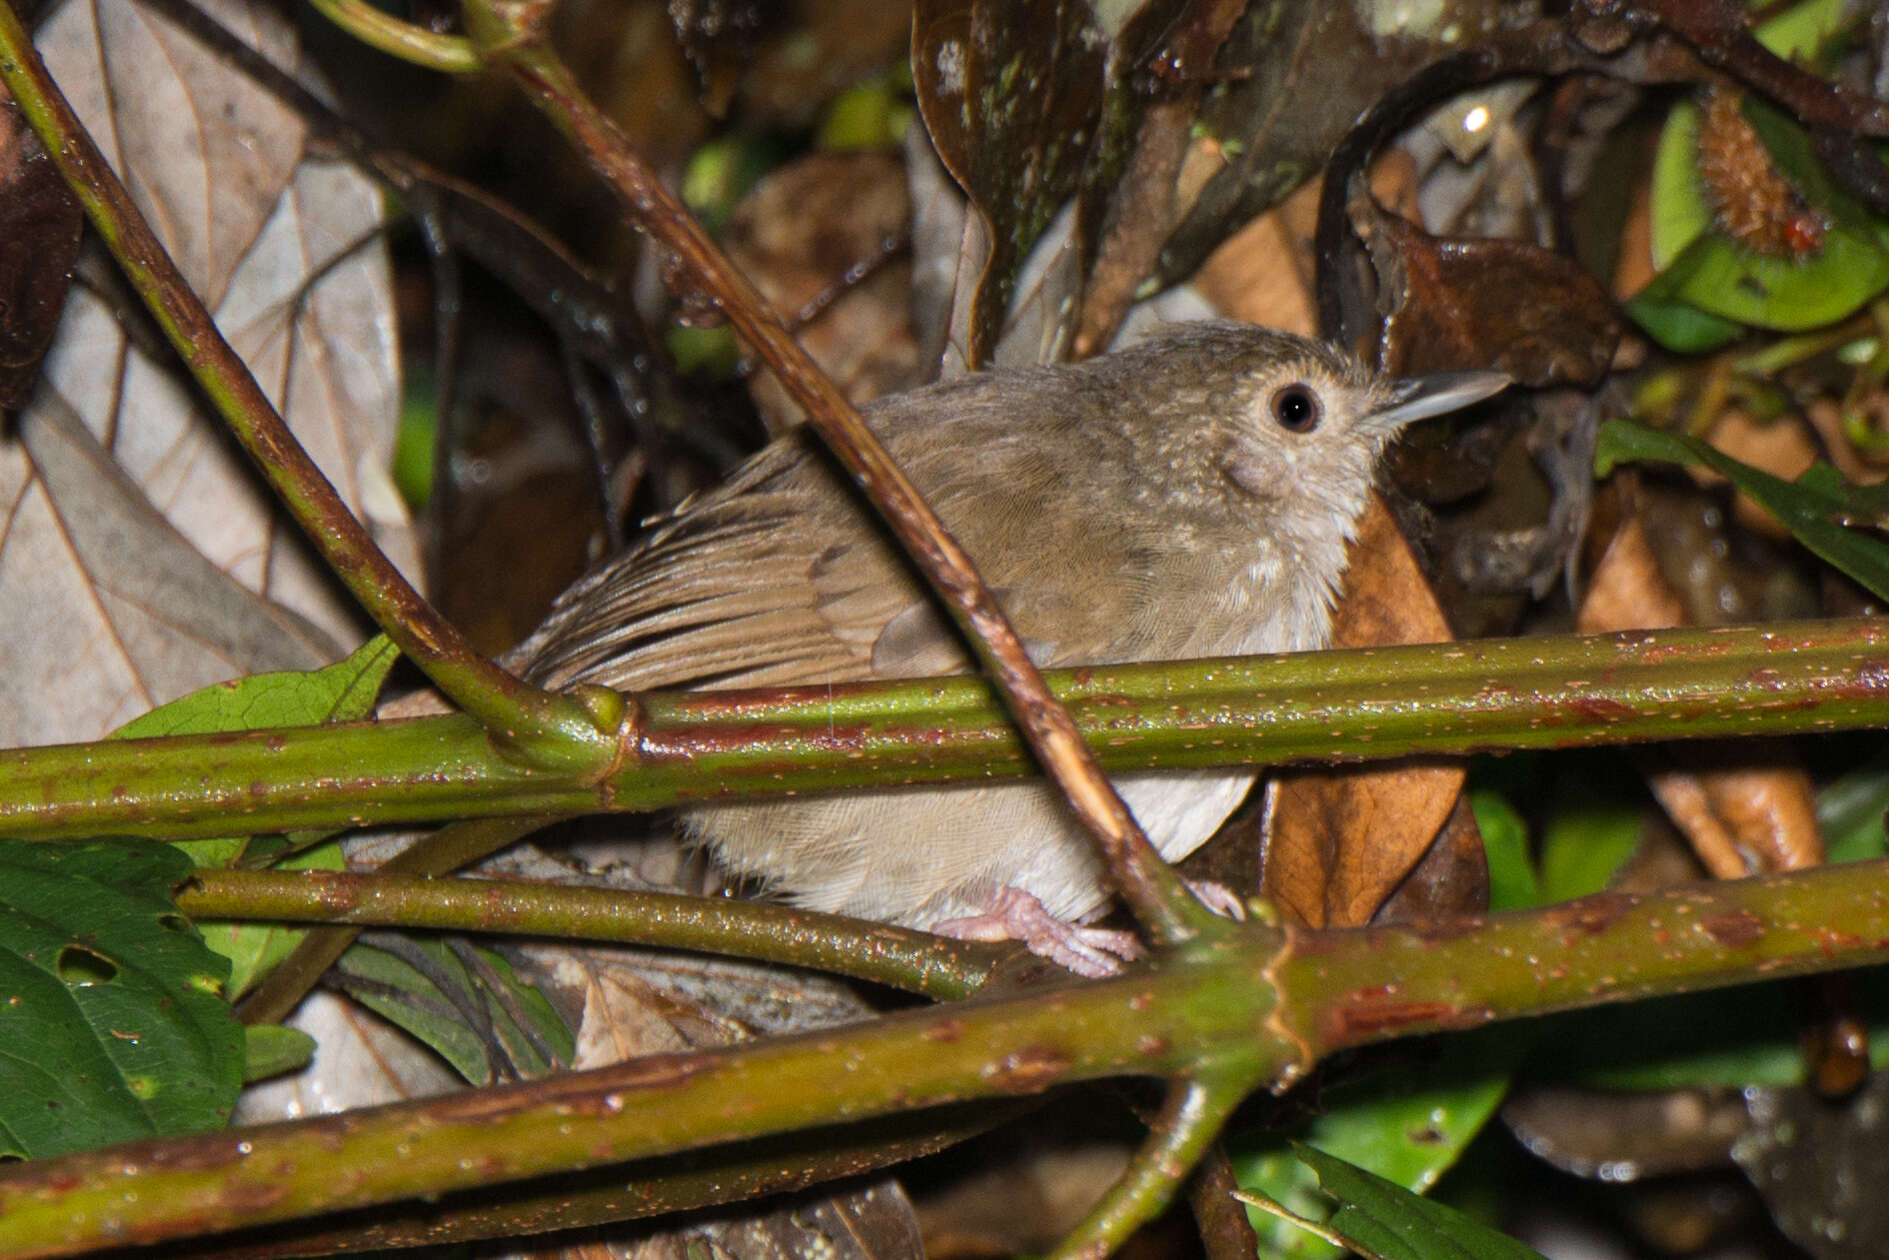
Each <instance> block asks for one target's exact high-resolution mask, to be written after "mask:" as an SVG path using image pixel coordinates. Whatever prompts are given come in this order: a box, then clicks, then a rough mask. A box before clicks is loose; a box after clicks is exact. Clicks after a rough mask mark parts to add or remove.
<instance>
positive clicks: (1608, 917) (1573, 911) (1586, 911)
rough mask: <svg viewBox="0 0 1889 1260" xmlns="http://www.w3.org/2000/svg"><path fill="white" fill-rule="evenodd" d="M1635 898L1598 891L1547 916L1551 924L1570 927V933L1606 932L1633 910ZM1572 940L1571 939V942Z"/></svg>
mask: <svg viewBox="0 0 1889 1260" xmlns="http://www.w3.org/2000/svg"><path fill="white" fill-rule="evenodd" d="M1633 906H1634V899H1633V898H1632V897H1629V896H1627V895H1625V894H1624V893H1596V894H1594V895H1593V896H1592V897H1583V898H1581V899H1580V900H1579V901H1574V902H1570V903H1569V904H1567V905H1566V906H1563V907H1562V908H1561V909H1560V910H1557V911H1554V912H1553V913H1550V914H1548V915H1546V916H1545V921H1546V922H1548V923H1549V924H1552V925H1555V926H1559V927H1562V928H1566V929H1568V935H1569V936H1570V937H1572V936H1573V935H1574V934H1575V933H1579V934H1580V935H1583V936H1593V935H1595V934H1596V933H1599V932H1604V931H1606V930H1607V929H1608V928H1610V927H1612V926H1613V925H1614V924H1615V923H1617V922H1619V921H1620V916H1621V915H1623V914H1625V913H1626V912H1627V911H1629V910H1631V909H1632V908H1633ZM1571 943H1572V940H1570V944H1571Z"/></svg>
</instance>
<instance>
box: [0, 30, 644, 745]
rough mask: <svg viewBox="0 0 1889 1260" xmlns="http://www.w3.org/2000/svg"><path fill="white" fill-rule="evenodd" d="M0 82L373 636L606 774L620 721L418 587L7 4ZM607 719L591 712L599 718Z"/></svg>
mask: <svg viewBox="0 0 1889 1260" xmlns="http://www.w3.org/2000/svg"><path fill="white" fill-rule="evenodd" d="M0 81H4V83H5V84H6V87H7V89H8V90H9V91H10V92H12V94H13V99H14V100H15V101H16V102H18V104H19V107H20V111H21V113H22V114H23V115H24V116H25V117H26V120H27V122H28V123H29V124H30V125H31V126H32V128H33V130H34V131H35V132H36V133H38V135H39V138H40V140H41V142H42V143H43V144H44V145H45V146H46V151H47V153H48V154H50V155H51V157H52V160H53V162H54V163H55V164H56V165H57V166H58V168H59V172H60V174H61V175H62V176H64V178H65V180H66V183H67V184H68V185H69V186H70V187H71V188H72V191H73V193H74V194H75V195H76V196H77V197H78V198H79V201H80V202H81V203H82V204H83V205H84V207H85V213H86V217H87V218H88V219H90V221H91V223H92V226H93V228H94V229H95V230H96V231H97V232H98V234H99V237H100V238H101V239H102V240H103V241H104V242H105V245H106V247H107V248H108V249H110V250H111V253H112V256H113V257H114V258H115V259H117V261H118V265H119V266H120V267H122V268H123V269H124V272H125V275H126V276H127V277H128V278H129V279H130V281H131V284H132V286H133V287H134V288H135V289H137V291H138V293H139V295H140V296H141V297H142V298H143V299H144V302H145V305H146V306H147V307H149V309H150V311H151V314H152V316H153V318H155V319H156V321H157V323H158V326H159V327H160V328H162V329H163V330H164V334H165V336H166V337H167V338H168V339H169V341H170V343H171V345H172V346H173V347H175V348H176V351H177V353H178V355H179V357H180V358H182V359H183V361H184V363H185V365H186V366H187V367H188V368H189V369H190V373H191V375H192V376H193V377H195V378H196V381H197V383H198V384H199V385H200V386H201V387H202V388H203V391H204V393H205V395H206V396H207V397H208V398H209V400H210V402H211V403H212V405H214V406H215V408H216V409H217V412H218V413H219V414H220V415H221V416H222V417H223V420H224V422H225V423H226V424H227V425H228V426H229V428H230V431H231V432H232V433H234V434H235V435H236V438H237V440H238V441H239V442H241V443H242V445H243V449H244V450H246V451H248V452H249V454H250V456H251V458H253V459H254V460H255V461H256V464H257V466H258V467H260V468H261V470H262V473H263V476H264V477H265V478H266V479H267V481H268V482H269V485H270V487H271V488H272V489H273V490H274V491H275V492H276V494H277V495H278V496H279V497H280V498H281V500H282V502H283V504H284V505H285V506H286V507H287V508H288V510H289V513H290V515H292V516H293V517H294V518H295V520H296V523H297V524H299V525H300V526H301V527H302V529H303V531H304V532H305V533H306V534H307V535H308V537H309V538H310V540H311V541H313V543H314V544H315V547H316V549H317V550H318V551H319V552H320V553H321V555H322V557H323V559H325V560H326V561H327V563H328V566H329V568H330V569H332V570H333V571H334V573H335V574H336V575H337V576H338V577H339V578H340V579H341V581H342V582H343V583H344V584H345V585H346V586H347V588H348V590H349V591H350V592H352V593H353V595H354V597H355V598H356V599H357V600H359V601H360V603H361V606H362V607H363V608H365V609H366V610H367V613H368V615H369V616H371V617H372V618H373V619H374V621H375V623H376V624H377V625H379V626H380V627H381V629H383V630H385V631H386V632H387V635H388V637H390V638H391V639H393V641H394V642H395V643H397V644H399V645H400V649H401V651H403V652H405V653H406V654H407V655H408V656H409V657H411V658H412V659H413V661H414V662H415V663H416V664H418V665H419V667H420V668H421V669H422V670H424V671H426V674H427V676H428V677H429V678H431V679H432V680H433V681H434V682H435V683H437V684H438V685H439V688H440V690H442V691H444V692H445V693H446V694H447V695H448V696H450V697H452V698H453V700H455V701H456V702H458V703H459V704H460V706H461V707H462V708H464V709H465V710H466V711H467V712H468V713H471V714H473V715H474V716H475V717H477V718H478V719H479V720H480V721H481V722H482V723H483V724H484V725H485V726H486V728H487V729H489V730H491V731H492V732H493V733H494V735H495V736H497V737H498V738H500V739H501V740H504V741H507V742H509V743H511V744H515V745H516V747H517V748H518V749H519V751H521V752H522V753H523V754H525V756H526V757H527V759H528V760H531V761H533V762H535V763H537V764H541V765H555V766H559V767H561V768H565V769H572V770H583V769H589V770H592V771H601V770H603V769H605V768H606V767H608V765H609V764H610V760H611V757H612V755H613V753H614V750H615V743H616V741H615V738H614V736H615V734H616V731H615V722H614V718H615V716H616V715H615V712H614V710H613V709H611V708H610V706H608V705H607V704H606V705H597V706H591V705H587V704H585V703H583V702H580V701H579V700H577V699H573V698H571V697H567V696H560V695H555V694H552V693H549V692H545V691H540V690H538V689H537V688H535V687H529V686H527V685H525V684H524V683H522V682H520V681H518V680H517V679H516V678H513V677H512V676H511V675H510V674H508V673H506V672H505V671H504V670H502V669H500V668H499V667H498V666H497V665H495V664H493V663H492V662H490V661H488V660H486V659H485V658H483V657H482V656H480V655H479V654H478V653H477V652H475V651H473V649H472V648H471V646H470V645H469V644H467V643H466V641H465V639H464V638H463V637H462V636H461V635H460V634H459V632H458V631H457V630H455V629H454V628H453V627H452V625H451V624H450V623H448V622H447V621H446V620H445V619H444V618H443V617H441V616H440V615H439V613H438V612H437V611H436V610H435V609H434V608H433V607H432V606H431V605H430V604H428V603H427V602H426V601H425V600H424V599H423V598H421V596H420V594H419V592H417V591H415V590H414V589H413V587H412V586H411V585H410V584H408V582H407V580H406V579H405V578H404V577H402V576H401V574H400V571H399V570H398V569H396V568H394V566H393V564H392V563H391V562H390V561H389V560H388V559H387V557H386V556H385V555H384V554H383V553H382V552H381V550H380V548H379V547H378V546H376V545H375V543H374V540H373V538H372V536H371V535H369V534H368V532H367V530H366V529H365V528H364V527H363V526H362V525H361V523H360V522H359V521H358V520H356V519H355V518H354V516H353V514H352V513H351V512H349V511H348V509H347V506H346V504H344V503H343V502H342V501H341V498H340V496H339V495H338V494H336V492H335V488H334V486H333V485H332V484H330V483H329V481H328V479H327V477H326V476H324V475H323V473H322V471H321V469H320V468H318V467H316V465H315V462H314V461H313V460H312V459H310V458H309V457H308V454H307V452H306V451H304V450H303V449H302V448H301V445H300V444H299V443H298V442H297V441H296V440H295V436H294V434H292V433H291V432H290V431H289V428H288V426H287V425H286V424H284V423H283V421H282V417H281V416H280V415H278V414H277V413H276V410H275V408H274V407H273V406H272V405H270V402H269V400H268V398H267V396H265V395H264V393H263V391H262V387H261V386H260V385H258V384H257V383H256V378H255V377H254V376H252V375H251V374H250V372H249V369H248V367H247V366H246V365H245V364H244V363H243V361H242V359H241V357H240V356H238V355H237V353H236V352H235V351H234V350H233V349H231V348H230V345H229V343H228V342H226V341H225V340H224V339H223V337H222V334H221V333H219V332H218V331H217V328H216V324H215V322H214V321H213V320H212V318H211V316H210V312H209V311H207V310H206V309H204V306H203V303H202V301H201V300H200V299H198V297H197V295H196V294H195V293H193V292H192V291H191V289H190V285H189V284H188V283H187V282H186V281H185V280H184V277H183V275H182V274H181V273H180V272H179V271H178V270H177V266H176V264H175V263H173V262H172V261H171V259H170V256H169V255H168V254H166V253H165V251H164V247H163V246H162V245H161V244H160V243H159V242H158V239H157V237H156V235H155V234H154V233H153V232H152V231H151V228H150V225H149V224H148V223H146V222H145V219H144V216H143V214H142V213H140V212H139V210H138V208H137V206H136V205H135V204H134V203H133V201H132V199H131V196H130V194H129V193H128V192H127V191H126V190H125V186H124V184H123V183H122V182H121V181H120V180H119V178H118V176H117V175H116V174H114V173H113V171H112V169H111V167H110V165H109V164H107V163H106V161H105V158H104V155H103V154H101V153H100V152H99V150H98V146H97V145H95V144H94V143H93V142H92V138H91V137H90V136H89V135H88V134H87V133H86V131H85V128H84V126H83V124H81V123H80V121H79V118H78V115H76V114H75V113H73V111H72V107H71V106H70V105H69V104H68V103H67V101H66V99H65V96H64V95H63V94H62V93H61V92H60V91H59V87H58V85H57V84H55V83H54V82H53V81H52V78H51V76H50V75H48V74H47V73H46V67H45V65H44V64H43V63H42V62H41V61H40V59H39V54H38V53H37V52H36V51H35V50H34V48H33V45H32V41H31V39H30V38H29V37H28V35H27V33H26V30H25V28H24V27H22V26H21V24H20V20H19V18H18V16H17V15H16V14H15V13H14V12H13V8H12V6H11V5H10V4H8V3H6V0H0ZM593 707H594V708H596V710H597V711H595V712H593V711H592V709H593Z"/></svg>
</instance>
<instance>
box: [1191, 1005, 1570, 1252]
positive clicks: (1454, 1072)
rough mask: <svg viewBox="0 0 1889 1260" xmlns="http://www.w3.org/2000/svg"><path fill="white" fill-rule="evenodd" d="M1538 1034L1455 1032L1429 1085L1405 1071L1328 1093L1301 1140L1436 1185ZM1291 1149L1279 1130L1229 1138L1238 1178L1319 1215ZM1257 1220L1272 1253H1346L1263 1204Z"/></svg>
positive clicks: (1409, 1181)
mask: <svg viewBox="0 0 1889 1260" xmlns="http://www.w3.org/2000/svg"><path fill="white" fill-rule="evenodd" d="M1532 1036H1533V1034H1532V1031H1531V1030H1530V1029H1528V1028H1526V1027H1524V1026H1521V1025H1513V1026H1510V1027H1506V1028H1497V1029H1488V1030H1483V1031H1479V1032H1475V1033H1471V1034H1467V1035H1464V1036H1459V1037H1453V1038H1451V1039H1450V1043H1449V1045H1450V1055H1449V1059H1448V1060H1447V1062H1443V1063H1439V1064H1437V1065H1435V1070H1433V1071H1429V1072H1426V1073H1424V1074H1423V1077H1422V1079H1423V1080H1424V1081H1425V1084H1424V1085H1422V1086H1421V1087H1417V1088H1414V1089H1413V1088H1412V1085H1411V1081H1412V1076H1411V1075H1410V1074H1408V1073H1403V1072H1387V1073H1383V1074H1381V1075H1379V1076H1377V1077H1374V1078H1369V1079H1366V1080H1363V1081H1359V1082H1355V1083H1348V1084H1344V1085H1339V1086H1336V1087H1334V1088H1330V1089H1327V1090H1326V1091H1324V1093H1323V1095H1322V1097H1321V1099H1320V1102H1321V1105H1322V1106H1323V1108H1324V1110H1323V1113H1322V1114H1321V1115H1319V1116H1318V1117H1317V1118H1316V1119H1315V1120H1313V1121H1312V1122H1311V1123H1310V1124H1309V1125H1308V1126H1306V1127H1305V1129H1304V1130H1303V1131H1302V1132H1301V1133H1299V1134H1298V1137H1300V1138H1301V1139H1303V1140H1304V1141H1306V1142H1309V1143H1311V1144H1313V1145H1316V1146H1317V1147H1318V1148H1319V1149H1321V1150H1324V1151H1329V1152H1331V1153H1333V1154H1335V1155H1337V1156H1338V1157H1340V1158H1342V1159H1346V1160H1349V1161H1351V1162H1353V1163H1357V1164H1359V1165H1362V1166H1364V1167H1367V1168H1370V1169H1372V1170H1374V1171H1375V1172H1377V1173H1379V1174H1381V1175H1383V1176H1386V1177H1389V1178H1391V1179H1392V1180H1393V1181H1394V1182H1396V1183H1397V1184H1400V1185H1404V1186H1408V1187H1411V1188H1412V1189H1428V1188H1429V1187H1430V1186H1432V1185H1434V1184H1435V1183H1436V1180H1437V1178H1439V1177H1441V1176H1442V1175H1443V1174H1444V1173H1445V1172H1446V1171H1448V1170H1449V1168H1450V1166H1451V1165H1453V1164H1454V1163H1455V1162H1456V1160H1457V1158H1458V1157H1459V1156H1460V1155H1461V1154H1462V1153H1463V1149H1464V1148H1465V1147H1467V1146H1468V1145H1469V1143H1470V1141H1471V1140H1472V1139H1474V1138H1475V1136H1476V1135H1477V1134H1478V1133H1480V1132H1481V1131H1482V1128H1483V1126H1484V1125H1485V1124H1487V1123H1488V1121H1489V1117H1490V1116H1492V1115H1493V1114H1494V1113H1495V1109H1496V1107H1497V1105H1498V1104H1500V1103H1501V1101H1502V1098H1503V1095H1504V1094H1505V1093H1507V1091H1508V1084H1509V1078H1510V1075H1511V1074H1512V1072H1513V1069H1514V1066H1515V1065H1516V1064H1517V1063H1518V1062H1520V1061H1521V1058H1522V1056H1523V1055H1524V1054H1526V1053H1527V1050H1528V1047H1529V1044H1530V1042H1531V1040H1532ZM1291 1145H1292V1144H1291V1143H1289V1142H1288V1140H1287V1139H1286V1138H1285V1137H1284V1136H1282V1135H1279V1134H1274V1133H1266V1134H1256V1135H1254V1134H1249V1135H1244V1136H1242V1135H1232V1136H1230V1137H1229V1138H1228V1139H1227V1156H1228V1160H1229V1162H1230V1163H1231V1165H1232V1168H1233V1178H1234V1181H1235V1182H1236V1183H1237V1184H1238V1185H1239V1186H1240V1188H1241V1189H1243V1190H1249V1191H1257V1192H1258V1193H1260V1194H1263V1195H1264V1196H1266V1197H1267V1198H1269V1199H1272V1200H1274V1201H1275V1202H1278V1203H1282V1204H1284V1205H1285V1206H1286V1207H1287V1208H1289V1209H1291V1210H1292V1211H1293V1212H1295V1213H1297V1214H1298V1215H1300V1216H1305V1217H1310V1218H1313V1219H1316V1218H1317V1216H1319V1215H1322V1214H1323V1212H1324V1201H1323V1199H1321V1198H1320V1197H1319V1195H1318V1191H1317V1189H1316V1188H1315V1186H1314V1185H1313V1180H1312V1177H1311V1176H1310V1174H1309V1173H1308V1172H1307V1171H1306V1169H1305V1168H1304V1166H1303V1164H1301V1163H1300V1162H1299V1161H1298V1160H1297V1159H1295V1158H1294V1157H1293V1154H1292V1150H1291ZM1248 1216H1249V1217H1250V1218H1251V1220H1252V1223H1253V1227H1254V1229H1256V1230H1257V1231H1259V1235H1260V1240H1261V1242H1262V1243H1264V1244H1265V1245H1266V1247H1267V1248H1269V1249H1270V1250H1268V1251H1267V1253H1266V1254H1268V1255H1271V1254H1275V1252H1276V1254H1278V1255H1280V1256H1295V1257H1324V1256H1335V1255H1337V1254H1338V1252H1337V1251H1336V1249H1334V1248H1333V1247H1332V1246H1331V1245H1330V1244H1329V1243H1326V1242H1324V1241H1323V1240H1321V1239H1319V1238H1317V1237H1316V1236H1314V1235H1310V1234H1306V1233H1302V1232H1300V1231H1298V1230H1296V1229H1285V1228H1283V1227H1282V1224H1281V1222H1278V1221H1277V1220H1274V1219H1272V1218H1269V1217H1267V1216H1265V1215H1263V1214H1261V1213H1260V1212H1259V1211H1258V1210H1255V1211H1253V1212H1249V1213H1248Z"/></svg>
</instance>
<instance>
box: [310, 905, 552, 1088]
mask: <svg viewBox="0 0 1889 1260" xmlns="http://www.w3.org/2000/svg"><path fill="white" fill-rule="evenodd" d="M397 948H398V950H399V952H398V953H396V952H395V947H394V946H392V945H389V947H388V948H382V947H381V946H380V945H378V944H376V945H365V944H363V945H356V946H354V947H353V948H352V949H350V950H348V952H347V953H345V954H343V955H342V956H341V960H340V962H338V963H337V964H335V966H336V970H337V971H338V972H339V975H340V981H341V986H342V987H343V988H344V989H345V990H346V991H347V993H348V995H349V996H350V997H352V998H353V999H354V1000H355V1001H357V1002H359V1003H360V1004H361V1005H363V1006H365V1007H367V1008H368V1009H369V1010H371V1011H373V1012H375V1013H376V1014H378V1015H380V1016H382V1017H384V1018H386V1019H387V1020H389V1021H391V1022H392V1023H394V1024H397V1025H399V1026H400V1027H401V1028H404V1029H405V1030H406V1031H407V1032H409V1033H411V1034H413V1036H415V1037H417V1038H418V1039H419V1040H420V1041H422V1042H424V1043H425V1044H426V1045H428V1046H430V1047H432V1049H433V1050H434V1051H435V1052H437V1053H438V1054H439V1055H440V1057H441V1058H443V1059H445V1060H446V1062H447V1063H449V1064H451V1065H452V1068H453V1070H454V1071H456V1072H458V1073H459V1074H460V1075H461V1076H463V1077H465V1078H466V1079H467V1080H468V1081H471V1082H472V1083H473V1084H475V1085H483V1084H486V1083H487V1082H489V1081H491V1080H493V1079H494V1078H495V1077H496V1076H497V1075H498V1072H497V1070H496V1068H497V1065H495V1064H494V1063H493V1062H492V1051H493V1050H494V1049H495V1048H496V1049H498V1050H500V1051H502V1052H503V1054H504V1057H505V1060H506V1062H505V1064H504V1066H505V1067H507V1068H509V1069H511V1070H512V1071H514V1072H516V1074H517V1075H519V1076H521V1077H525V1078H531V1077H536V1076H543V1075H546V1074H547V1073H549V1072H550V1071H551V1070H552V1069H554V1068H555V1067H557V1066H558V1065H559V1064H568V1063H569V1062H570V1061H571V1059H572V1058H573V1057H574V1056H575V1054H576V1042H575V1039H574V1038H573V1037H572V1036H571V1031H570V1029H569V1028H568V1027H566V1026H565V1023H564V1021H563V1020H562V1019H561V1018H559V1016H558V1014H557V1011H556V1009H555V1008H554V1007H553V1006H552V1005H551V1003H550V1001H549V1000H547V999H546V998H545V996H544V994H543V993H541V992H539V991H538V989H537V988H536V987H534V986H532V985H530V984H527V983H525V982H524V981H523V980H520V979H519V978H518V976H517V974H516V973H515V972H514V971H513V970H512V967H511V964H510V963H508V962H506V961H505V959H504V958H502V957H501V956H499V955H498V954H495V953H493V952H492V951H491V950H487V949H476V948H474V949H469V950H467V951H466V952H465V954H464V955H463V956H462V955H461V954H458V953H455V952H454V950H453V949H452V948H451V947H450V946H449V945H447V944H446V943H445V942H443V941H438V940H419V939H412V938H400V939H399V942H398V946H397ZM467 959H471V960H472V961H473V963H474V965H472V966H468V965H467V961H466V960H467ZM475 1023H476V1024H477V1025H479V1026H478V1027H475V1026H474V1025H475Z"/></svg>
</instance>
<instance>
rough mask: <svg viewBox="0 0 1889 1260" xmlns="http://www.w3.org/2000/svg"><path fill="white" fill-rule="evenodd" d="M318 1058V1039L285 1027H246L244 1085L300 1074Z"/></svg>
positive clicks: (244, 1037) (269, 1025) (255, 1025)
mask: <svg viewBox="0 0 1889 1260" xmlns="http://www.w3.org/2000/svg"><path fill="white" fill-rule="evenodd" d="M314 1057H315V1039H314V1038H313V1037H311V1036H309V1035H308V1034H307V1033H305V1032H303V1031H302V1030H301V1029H299V1028H288V1027H285V1026H283V1025H281V1024H245V1025H244V1026H243V1084H245V1085H253V1084H255V1083H256V1082H257V1081H266V1080H268V1079H269V1078H270V1077H272V1076H280V1075H282V1074H283V1073H284V1072H299V1071H301V1070H302V1069H303V1068H305V1067H307V1066H308V1064H309V1061H310V1060H312V1059H313V1058H314Z"/></svg>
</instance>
